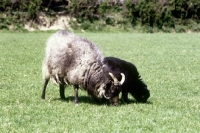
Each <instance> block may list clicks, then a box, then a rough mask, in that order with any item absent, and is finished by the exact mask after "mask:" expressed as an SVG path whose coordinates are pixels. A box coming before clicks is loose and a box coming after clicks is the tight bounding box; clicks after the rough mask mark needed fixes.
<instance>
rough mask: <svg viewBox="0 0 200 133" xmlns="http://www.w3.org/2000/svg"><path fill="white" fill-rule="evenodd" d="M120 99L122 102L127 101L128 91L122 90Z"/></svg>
mask: <svg viewBox="0 0 200 133" xmlns="http://www.w3.org/2000/svg"><path fill="white" fill-rule="evenodd" d="M121 101H122V102H124V103H125V102H126V103H128V92H124V91H122V97H121Z"/></svg>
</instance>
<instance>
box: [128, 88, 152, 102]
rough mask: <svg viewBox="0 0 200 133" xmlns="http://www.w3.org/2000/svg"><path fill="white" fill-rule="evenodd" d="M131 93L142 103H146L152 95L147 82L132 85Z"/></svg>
mask: <svg viewBox="0 0 200 133" xmlns="http://www.w3.org/2000/svg"><path fill="white" fill-rule="evenodd" d="M130 93H131V94H132V96H133V97H134V98H135V99H136V100H137V101H138V102H142V103H146V102H147V99H148V98H149V97H150V92H149V90H148V89H147V86H146V85H145V84H143V85H138V86H132V88H131V92H130Z"/></svg>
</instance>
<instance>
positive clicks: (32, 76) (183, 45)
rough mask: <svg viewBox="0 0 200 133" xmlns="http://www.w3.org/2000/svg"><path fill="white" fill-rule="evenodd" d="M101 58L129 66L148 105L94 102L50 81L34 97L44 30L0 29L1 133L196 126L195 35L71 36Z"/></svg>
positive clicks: (106, 132) (199, 117) (156, 132)
mask: <svg viewBox="0 0 200 133" xmlns="http://www.w3.org/2000/svg"><path fill="white" fill-rule="evenodd" d="M77 34H78V35H80V36H84V37H86V38H88V39H89V40H91V41H93V42H94V43H95V44H96V45H97V46H98V47H99V48H100V49H101V50H102V51H103V54H104V56H116V57H119V58H122V59H125V60H127V61H130V62H132V63H134V64H135V65H136V66H137V68H138V70H139V72H140V74H141V76H142V78H143V80H144V81H145V83H146V84H147V85H148V87H149V90H150V92H151V97H150V98H149V99H148V103H147V104H137V103H136V102H135V100H134V99H133V98H132V97H131V96H129V98H130V99H131V103H130V104H120V106H117V107H112V106H109V105H107V104H106V103H105V104H101V105H99V104H96V103H95V102H93V100H92V99H90V97H88V96H87V93H86V92H85V91H83V90H80V91H79V101H80V104H79V105H74V103H73V89H72V88H71V87H67V88H66V92H65V95H66V100H65V101H62V100H60V98H59V91H58V87H57V86H56V85H54V84H52V83H50V84H49V85H48V87H47V93H46V100H41V99H40V95H41V87H42V75H41V62H42V59H43V56H44V46H45V45H44V43H45V41H46V39H47V38H48V37H49V36H50V35H51V33H11V32H8V33H3V32H0V132H1V133H7V132H9V133H12V132H13V133H14V132H16V133H30V132H38V133H44V132H46V133H47V132H52V133H62V132H69V133H73V132H76V133H89V132H103V133H117V132H119V133H133V132H134V133H144V132H145V133H146V132H147V133H148V132H152V133H164V132H166V133H178V132H179V133H183V132H188V133H194V132H199V131H200V85H199V83H200V34H193V33H191V34H175V33H172V34H163V33H157V34H137V33H77Z"/></svg>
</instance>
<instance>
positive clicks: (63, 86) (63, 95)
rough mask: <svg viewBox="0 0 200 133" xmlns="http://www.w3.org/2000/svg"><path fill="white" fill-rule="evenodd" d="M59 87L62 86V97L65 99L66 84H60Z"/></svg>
mask: <svg viewBox="0 0 200 133" xmlns="http://www.w3.org/2000/svg"><path fill="white" fill-rule="evenodd" d="M59 88H60V98H61V99H65V85H63V84H59Z"/></svg>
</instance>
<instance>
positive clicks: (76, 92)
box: [73, 85, 78, 104]
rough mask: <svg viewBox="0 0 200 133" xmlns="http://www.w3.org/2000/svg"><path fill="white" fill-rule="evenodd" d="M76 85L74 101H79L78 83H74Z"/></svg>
mask: <svg viewBox="0 0 200 133" xmlns="http://www.w3.org/2000/svg"><path fill="white" fill-rule="evenodd" d="M73 87H74V103H75V104H76V103H78V85H73Z"/></svg>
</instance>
